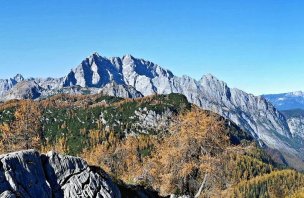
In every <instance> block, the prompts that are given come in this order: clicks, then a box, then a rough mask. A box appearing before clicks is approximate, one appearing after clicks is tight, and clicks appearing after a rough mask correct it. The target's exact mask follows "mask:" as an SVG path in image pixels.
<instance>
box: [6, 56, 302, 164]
mask: <svg viewBox="0 0 304 198" xmlns="http://www.w3.org/2000/svg"><path fill="white" fill-rule="evenodd" d="M99 92H103V93H104V94H107V95H113V96H119V97H125V98H126V97H129V98H135V97H142V96H147V95H152V94H169V93H181V94H183V95H185V96H186V97H187V99H188V101H189V102H191V103H194V104H196V105H198V106H199V107H201V108H203V109H206V110H211V111H213V112H215V113H218V114H220V115H222V116H224V117H225V118H228V119H230V120H232V121H233V122H235V123H236V124H237V125H238V126H240V127H241V128H242V129H244V130H245V131H247V132H248V133H250V134H251V135H252V136H253V137H254V138H255V139H256V140H257V142H259V144H260V145H261V146H265V147H268V148H270V149H272V150H278V151H280V152H281V153H282V154H283V156H284V157H285V159H286V160H287V162H288V163H289V165H291V166H293V167H296V168H299V169H301V168H303V167H304V163H303V159H304V154H303V148H304V143H303V142H304V141H303V137H302V135H300V134H298V132H294V131H297V130H294V131H293V133H292V132H291V130H290V126H289V125H288V121H287V119H286V118H285V116H284V115H283V114H282V113H281V112H279V111H278V110H277V109H276V108H275V107H274V106H273V105H272V104H271V102H269V101H271V99H270V97H269V96H254V95H252V94H247V93H246V92H243V91H241V90H239V89H231V88H229V87H228V86H227V84H226V83H225V82H223V81H220V80H218V79H217V78H216V77H214V76H212V75H211V74H208V75H204V76H203V77H202V78H201V79H200V80H195V79H193V78H191V77H189V76H182V77H177V76H175V75H174V74H173V73H172V72H171V71H169V70H166V69H163V68H162V67H160V66H159V65H157V64H155V63H153V62H150V61H146V60H143V59H138V58H134V57H133V56H131V55H126V56H123V57H112V58H106V57H103V56H100V55H99V54H98V53H93V54H92V55H90V56H89V57H87V58H85V59H84V60H83V61H82V62H81V63H80V64H79V65H78V66H77V67H76V68H75V69H73V70H71V71H70V72H69V73H68V74H67V75H66V76H64V77H62V78H47V79H40V78H39V79H38V78H30V79H24V78H23V77H22V76H21V75H17V76H16V77H14V78H11V79H7V80H0V98H1V100H2V101H6V100H9V99H22V98H32V99H38V98H44V97H48V96H50V95H55V94H58V93H71V94H93V93H99ZM264 97H266V98H267V99H268V100H269V101H268V100H266V99H264ZM275 105H276V103H275Z"/></svg>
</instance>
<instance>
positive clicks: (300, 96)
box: [263, 91, 304, 110]
mask: <svg viewBox="0 0 304 198" xmlns="http://www.w3.org/2000/svg"><path fill="white" fill-rule="evenodd" d="M263 96H264V97H265V98H266V99H267V100H269V101H270V102H271V103H272V104H273V105H274V106H275V107H276V108H277V109H279V110H290V109H304V93H303V92H302V91H296V92H290V93H282V94H269V95H263Z"/></svg>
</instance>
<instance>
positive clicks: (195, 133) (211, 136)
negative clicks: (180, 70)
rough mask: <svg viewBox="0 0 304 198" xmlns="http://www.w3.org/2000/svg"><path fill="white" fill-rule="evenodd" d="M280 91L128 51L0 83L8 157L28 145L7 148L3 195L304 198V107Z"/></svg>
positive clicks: (0, 178)
mask: <svg viewBox="0 0 304 198" xmlns="http://www.w3.org/2000/svg"><path fill="white" fill-rule="evenodd" d="M280 97H283V95H282V96H280ZM284 97H291V96H289V95H287V94H286V95H284ZM266 98H267V99H266ZM276 98H277V97H275V96H271V95H270V96H269V95H268V96H267V95H265V96H254V95H252V94H248V93H246V92H244V91H242V90H239V89H236V88H230V87H228V85H227V84H226V83H225V82H223V81H221V80H219V79H217V78H216V77H214V76H212V75H211V74H207V75H204V76H202V78H201V79H199V80H196V79H193V78H191V77H189V76H181V77H178V76H175V75H174V74H173V73H172V72H171V71H169V70H167V69H164V68H162V67H161V66H159V65H157V64H155V63H153V62H150V61H147V60H144V59H138V58H134V57H133V56H131V55H126V56H123V57H112V58H107V57H104V56H101V55H99V54H98V53H93V54H92V55H90V56H89V57H87V58H85V59H84V60H83V61H82V62H81V63H80V64H79V65H78V66H77V67H75V68H74V69H72V70H71V71H70V72H69V73H68V74H66V75H65V76H63V77H61V78H51V77H50V78H46V79H42V78H28V79H25V78H24V77H23V76H22V75H20V74H18V75H16V76H15V77H13V78H10V79H4V80H0V100H1V104H0V136H1V142H0V143H1V144H0V149H1V152H2V153H9V152H14V151H19V150H25V151H19V152H17V153H10V154H6V155H5V154H4V155H0V195H2V194H3V196H4V195H5V196H7V197H14V196H16V197H18V196H20V197H31V196H30V195H31V194H35V192H36V191H35V190H37V189H38V190H37V192H38V191H39V192H40V191H41V193H42V194H43V195H45V197H48V196H47V194H48V193H49V192H52V194H53V197H70V196H72V195H73V197H77V196H78V197H87V196H88V197H121V196H122V197H128V196H129V197H159V196H164V197H166V196H169V195H171V196H172V197H177V196H179V195H187V196H190V197H219V196H218V195H221V196H222V197H285V196H287V195H291V194H293V193H295V194H294V196H295V197H296V196H298V195H301V194H302V195H303V192H304V191H303V188H304V175H302V173H300V172H298V171H303V170H304V113H303V112H302V111H301V110H297V111H295V110H291V108H288V105H289V103H288V104H286V105H285V106H282V105H281V103H278V102H276V101H281V100H280V99H276ZM286 100H287V99H286ZM272 103H273V104H272ZM297 104H299V105H302V101H301V100H300V99H298V100H297ZM276 107H278V108H279V110H278V109H277V108H276ZM281 107H282V108H281ZM297 107H298V106H297ZM281 110H282V111H281ZM283 110H284V111H283ZM202 131H204V132H202ZM30 148H34V149H36V150H39V151H40V152H42V153H44V152H48V151H49V150H55V151H56V152H60V153H62V154H68V155H77V156H80V157H82V158H83V159H84V160H86V161H87V162H85V161H84V160H83V159H80V158H74V157H71V156H66V155H61V154H58V153H56V152H55V153H54V152H52V153H48V154H40V153H39V152H38V151H35V150H27V149H30ZM61 161H62V162H63V164H62V163H60V162H61ZM87 163H88V164H90V165H87ZM27 164H32V165H31V166H33V167H31V166H28V165H27ZM93 165H94V166H93ZM97 166H98V168H97ZM10 167H13V168H15V169H16V170H17V169H18V170H20V174H19V173H18V175H14V174H13V172H14V171H11V168H10ZM35 167H36V168H35ZM99 167H101V168H102V169H101V168H99ZM35 169H36V170H39V171H38V173H39V174H41V175H43V176H41V177H40V176H37V175H35V174H34V173H33V174H32V173H31V172H33V170H35ZM75 172H77V173H75ZM105 172H107V174H106V173H105ZM2 173H3V174H2ZM38 173H37V174H38ZM24 174H25V176H26V178H27V179H28V180H29V181H32V180H35V179H36V180H38V179H39V182H40V184H41V185H43V188H41V187H39V186H38V184H37V185H32V186H33V188H31V187H29V186H27V184H26V182H24V181H23V180H22V179H20V178H21V177H22V175H24ZM108 174H109V175H108ZM36 180H35V181H36ZM40 180H41V181H40ZM285 181H289V182H288V183H286V182H285ZM73 182H74V183H75V182H76V183H75V185H74V186H73ZM2 183H3V184H4V183H5V187H3V188H2V187H1V185H2ZM92 185H95V187H94V188H95V189H97V190H92V188H93V187H92ZM3 186H4V185H3ZM277 186H281V188H280V189H279V188H277ZM90 187H92V188H90ZM42 191H43V192H42ZM1 193H2V194H1ZM131 194H132V195H133V196H131ZM1 197H2V196H1Z"/></svg>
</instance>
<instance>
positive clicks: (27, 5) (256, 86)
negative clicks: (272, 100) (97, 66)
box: [0, 0, 304, 94]
mask: <svg viewBox="0 0 304 198" xmlns="http://www.w3.org/2000/svg"><path fill="white" fill-rule="evenodd" d="M0 3H1V4H0V5H1V6H0V78H8V77H11V76H14V75H15V74H16V73H21V74H23V75H24V76H26V77H30V76H34V77H47V76H54V77H59V76H64V75H65V74H66V73H67V72H68V71H69V70H70V69H71V68H73V67H75V66H76V65H78V64H79V63H80V62H81V60H82V59H84V58H85V57H87V56H88V55H89V54H91V53H92V52H94V51H97V52H99V54H101V55H104V56H122V55H124V54H132V55H133V56H135V57H141V58H144V59H148V60H151V61H153V62H155V63H158V64H159V65H161V66H163V67H165V68H167V69H170V70H171V71H172V72H173V73H174V74H176V75H179V76H181V75H183V74H187V75H189V76H192V77H194V78H196V79H199V78H201V76H202V75H203V74H206V73H211V74H214V75H215V76H217V77H218V78H219V79H221V80H224V81H226V82H227V83H228V85H229V86H231V87H237V88H240V89H243V90H245V91H247V92H250V93H254V94H262V93H280V92H288V91H296V90H304V55H303V52H304V14H303V8H304V1H302V0H298V1H297V0H290V1H289V0H288V1H287V0H254V1H244V0H231V1H226V0H221V1H216V0H210V1H209V0H193V1H184V0H183V1H182V0H165V1H164V0H151V1H148V0H147V1H144V0H128V1H126V0H115V1H112V0H64V1H62V0H26V1H25V0H0Z"/></svg>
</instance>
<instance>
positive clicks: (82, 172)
mask: <svg viewBox="0 0 304 198" xmlns="http://www.w3.org/2000/svg"><path fill="white" fill-rule="evenodd" d="M121 196H122V195H121V193H120V190H119V188H118V186H117V185H116V184H114V183H113V182H112V180H111V179H110V177H109V176H108V175H107V174H106V173H105V172H104V171H103V170H101V169H99V168H96V167H91V166H89V165H88V164H87V163H86V162H85V161H84V160H82V159H81V158H77V157H71V156H65V155H60V154H58V153H55V152H49V153H47V154H39V153H38V152H37V151H35V150H25V151H20V152H15V153H9V154H5V155H0V197H11V198H13V197H24V198H35V197H37V198H38V197H39V198H44V197H45V198H51V197H54V198H62V197H105V198H110V197H115V198H116V197H117V198H120V197H121Z"/></svg>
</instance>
